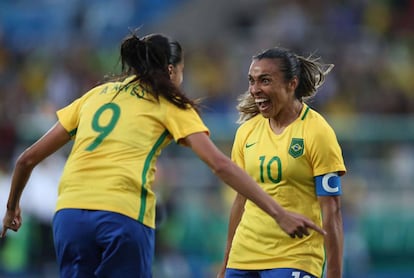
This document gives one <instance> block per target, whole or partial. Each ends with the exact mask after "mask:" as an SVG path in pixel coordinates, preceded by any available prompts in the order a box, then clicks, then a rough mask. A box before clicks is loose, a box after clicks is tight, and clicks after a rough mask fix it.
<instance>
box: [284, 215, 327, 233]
mask: <svg viewBox="0 0 414 278" xmlns="http://www.w3.org/2000/svg"><path fill="white" fill-rule="evenodd" d="M277 222H278V224H279V226H280V227H281V228H282V229H283V230H284V231H285V232H286V233H287V234H288V235H289V236H290V237H291V238H295V237H298V238H302V237H304V236H308V235H309V234H310V233H309V229H312V230H315V231H316V232H318V233H320V234H322V235H326V231H325V230H323V229H322V228H321V227H319V226H318V225H316V224H315V223H313V222H312V221H311V220H309V219H308V218H307V217H305V216H303V215H301V214H298V213H294V212H290V211H285V213H284V214H283V215H281V217H279V219H278V220H277Z"/></svg>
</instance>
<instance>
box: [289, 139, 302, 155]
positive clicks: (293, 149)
mask: <svg viewBox="0 0 414 278" xmlns="http://www.w3.org/2000/svg"><path fill="white" fill-rule="evenodd" d="M304 148H305V147H304V144H303V139H301V138H292V141H291V142H290V146H289V154H290V155H291V156H292V157H293V158H297V157H299V156H301V155H302V154H303V150H304Z"/></svg>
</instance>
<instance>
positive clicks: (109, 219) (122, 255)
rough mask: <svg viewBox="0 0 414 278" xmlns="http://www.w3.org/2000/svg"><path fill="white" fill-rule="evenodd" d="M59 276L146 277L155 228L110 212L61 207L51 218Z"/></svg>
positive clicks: (149, 266) (150, 264) (152, 249)
mask: <svg viewBox="0 0 414 278" xmlns="http://www.w3.org/2000/svg"><path fill="white" fill-rule="evenodd" d="M53 240H54V244H55V251H56V256H57V261H58V264H59V270H60V277H61V278H67V277H84V278H88V277H123V278H124V277H125V278H127V277H134V278H137V277H140V278H149V277H152V275H151V266H152V260H153V257H154V241H155V231H154V229H151V228H149V227H147V226H145V225H143V224H142V223H140V222H138V221H136V220H134V219H132V218H130V217H127V216H124V215H121V214H118V213H113V212H108V211H95V210H82V209H63V210H59V211H58V212H57V213H56V214H55V216H54V218H53Z"/></svg>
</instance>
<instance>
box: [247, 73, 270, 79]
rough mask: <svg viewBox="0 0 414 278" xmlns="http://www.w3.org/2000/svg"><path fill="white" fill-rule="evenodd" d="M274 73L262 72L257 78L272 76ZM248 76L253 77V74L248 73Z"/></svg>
mask: <svg viewBox="0 0 414 278" xmlns="http://www.w3.org/2000/svg"><path fill="white" fill-rule="evenodd" d="M271 76H272V75H271V74H270V73H263V74H260V75H259V76H258V77H257V78H258V79H262V78H264V77H271ZM248 77H249V78H253V76H252V75H251V74H249V75H248Z"/></svg>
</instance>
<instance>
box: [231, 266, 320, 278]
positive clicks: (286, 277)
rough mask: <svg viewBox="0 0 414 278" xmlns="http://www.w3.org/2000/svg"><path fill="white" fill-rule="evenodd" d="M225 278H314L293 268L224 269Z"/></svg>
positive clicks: (314, 277)
mask: <svg viewBox="0 0 414 278" xmlns="http://www.w3.org/2000/svg"><path fill="white" fill-rule="evenodd" d="M225 277H226V278H316V276H313V275H312V274H309V273H307V272H306V271H302V270H299V269H294V268H274V269H264V270H240V269H234V268H227V269H226V276H225Z"/></svg>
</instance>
